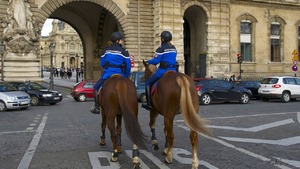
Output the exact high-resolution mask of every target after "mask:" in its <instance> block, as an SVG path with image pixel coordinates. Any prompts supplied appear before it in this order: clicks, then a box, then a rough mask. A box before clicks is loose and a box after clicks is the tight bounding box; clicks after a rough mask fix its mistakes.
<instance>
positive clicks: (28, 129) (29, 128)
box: [26, 127, 34, 131]
mask: <svg viewBox="0 0 300 169" xmlns="http://www.w3.org/2000/svg"><path fill="white" fill-rule="evenodd" d="M33 129H34V127H27V128H26V131H32V130H33Z"/></svg>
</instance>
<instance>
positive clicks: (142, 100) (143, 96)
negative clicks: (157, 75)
mask: <svg viewBox="0 0 300 169" xmlns="http://www.w3.org/2000/svg"><path fill="white" fill-rule="evenodd" d="M140 101H141V102H142V103H146V101H147V98H146V94H144V93H143V94H141V95H140Z"/></svg>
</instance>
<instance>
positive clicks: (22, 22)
mask: <svg viewBox="0 0 300 169" xmlns="http://www.w3.org/2000/svg"><path fill="white" fill-rule="evenodd" d="M8 5H9V7H8V9H7V13H8V15H9V16H10V17H11V18H12V19H13V20H14V24H13V28H16V29H18V28H19V29H27V23H26V14H27V13H26V8H25V7H26V6H25V2H24V0H9V2H8Z"/></svg>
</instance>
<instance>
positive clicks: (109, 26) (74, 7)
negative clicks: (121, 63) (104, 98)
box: [0, 0, 300, 80]
mask: <svg viewBox="0 0 300 169" xmlns="http://www.w3.org/2000/svg"><path fill="white" fill-rule="evenodd" d="M12 2H15V3H14V5H16V4H17V5H18V6H20V5H21V6H22V3H20V2H23V7H24V9H25V10H23V11H24V15H25V16H26V24H22V22H20V20H21V21H22V18H16V17H15V15H14V14H13V12H12V11H13V10H8V9H11V8H12V7H15V8H16V6H14V5H13V3H12ZM17 2H18V3H19V4H18V3H17ZM299 9H300V1H299V0H272V1H265V0H110V1H108V0H84V1H80V0H76V1H75V0H48V1H46V0H23V1H22V0H18V1H17V0H1V1H0V38H2V39H4V41H5V44H6V46H7V48H6V49H7V50H6V53H5V56H4V60H3V62H4V66H3V70H4V74H5V79H7V80H10V79H24V77H25V78H27V79H30V80H38V79H39V77H40V67H41V65H42V64H41V59H40V58H41V54H40V53H41V49H40V46H41V44H40V43H41V42H42V37H41V36H40V32H41V29H42V26H43V23H44V22H45V20H46V19H47V18H54V19H59V20H62V21H64V22H66V23H68V24H70V25H72V27H73V28H74V29H75V30H76V31H77V32H78V34H79V37H80V40H81V43H82V47H83V55H82V56H83V60H84V65H83V66H84V68H85V72H86V74H85V79H98V78H99V74H100V72H101V68H99V59H100V58H99V53H100V51H101V50H102V49H103V48H104V47H105V46H106V45H107V41H108V40H109V37H110V34H111V33H112V32H114V31H120V32H122V33H123V34H124V35H125V41H126V42H125V43H126V44H125V47H126V48H127V49H128V51H129V53H130V54H132V55H134V56H135V67H134V68H133V70H142V69H143V67H142V64H141V62H142V60H143V59H146V60H147V59H150V58H152V56H153V52H154V51H155V49H156V48H157V47H158V46H159V44H160V38H159V35H160V33H161V32H162V31H163V30H169V31H170V32H172V33H173V41H172V42H173V44H174V45H175V46H176V48H177V50H178V62H179V63H180V65H181V67H180V71H181V72H185V73H187V74H189V75H191V76H192V77H203V76H205V75H207V76H214V77H219V78H223V77H229V76H230V75H232V74H236V75H239V74H240V72H241V70H242V74H241V75H242V77H243V78H245V79H246V78H256V79H259V78H261V77H263V76H267V75H294V73H295V72H293V71H292V69H291V67H292V66H293V64H296V63H292V60H291V59H292V52H293V51H294V50H297V51H298V49H299V41H298V39H299V35H300V33H299V25H300V17H299V16H300V10H299ZM23 19H24V18H23ZM18 21H19V22H20V23H21V24H19V23H18ZM22 25H23V26H22ZM24 25H26V26H24ZM79 43H80V42H79ZM238 53H240V54H241V55H242V59H243V63H242V64H238V63H237V54H238Z"/></svg>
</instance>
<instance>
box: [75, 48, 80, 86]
mask: <svg viewBox="0 0 300 169" xmlns="http://www.w3.org/2000/svg"><path fill="white" fill-rule="evenodd" d="M75 56H76V61H77V63H76V83H78V71H79V70H78V57H79V56H78V54H77V53H76V55H75Z"/></svg>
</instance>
